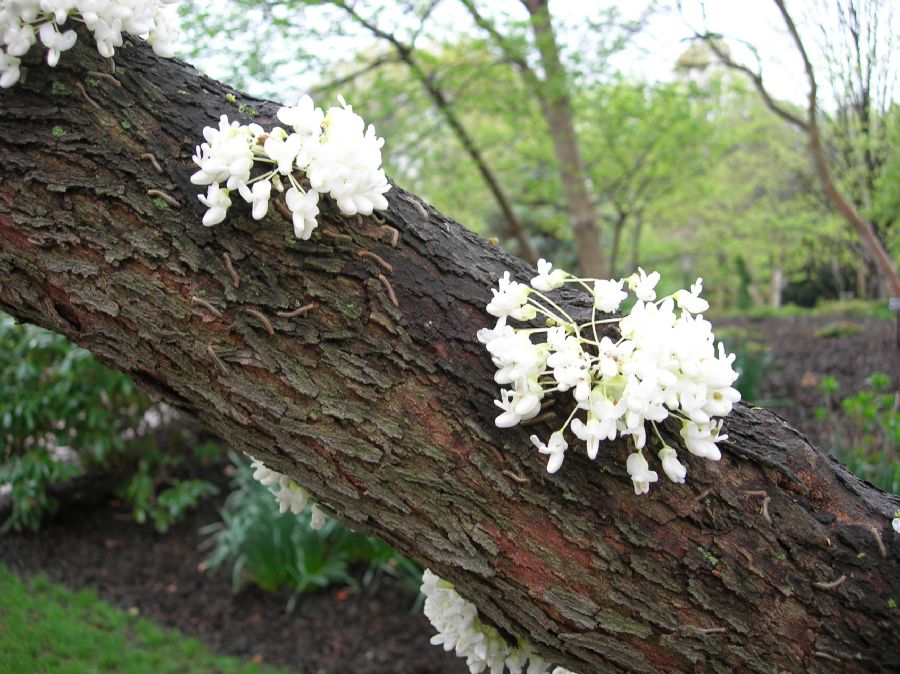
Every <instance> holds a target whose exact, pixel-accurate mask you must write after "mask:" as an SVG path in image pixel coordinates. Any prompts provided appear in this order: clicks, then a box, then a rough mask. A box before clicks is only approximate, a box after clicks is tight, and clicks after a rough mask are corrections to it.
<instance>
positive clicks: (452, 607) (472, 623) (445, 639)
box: [421, 569, 572, 674]
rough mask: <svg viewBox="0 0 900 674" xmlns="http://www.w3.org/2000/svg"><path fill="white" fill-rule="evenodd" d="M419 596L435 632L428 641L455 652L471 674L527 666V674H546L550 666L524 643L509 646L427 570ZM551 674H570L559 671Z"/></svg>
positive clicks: (516, 671)
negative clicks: (422, 599) (422, 597)
mask: <svg viewBox="0 0 900 674" xmlns="http://www.w3.org/2000/svg"><path fill="white" fill-rule="evenodd" d="M421 590H422V594H423V595H425V604H424V607H423V609H424V612H425V617H427V618H428V620H429V621H430V622H431V624H432V626H433V627H434V628H435V630H437V634H436V635H434V636H433V637H432V638H431V643H432V644H434V645H435V646H443V648H444V650H445V651H456V654H457V655H458V656H460V657H462V658H465V659H466V665H467V666H468V668H469V671H470V672H471V673H472V674H482V673H483V672H486V671H490V673H491V674H503V672H504V671H505V670H504V667H508V668H509V671H510V674H522V672H523V670H524V668H525V666H526V663H527V664H528V669H527V674H547V673H548V671H549V669H550V666H549V665H547V664H546V663H545V662H544V659H543V658H541V657H540V656H539V655H537V654H536V653H534V650H533V649H532V647H531V644H529V643H528V642H527V641H525V640H523V639H518V640H517V644H516V646H510V645H509V644H508V643H507V642H506V641H505V640H504V639H503V637H502V636H500V633H499V632H498V631H497V629H496V628H494V627H491V626H490V625H485V624H484V623H482V622H481V620H479V619H478V609H477V608H475V605H474V604H473V603H472V602H470V601H467V600H466V599H464V598H463V597H462V596H460V595H459V593H458V592H457V591H456V590H455V589H454V588H453V585H451V584H450V583H448V582H447V581H445V580H442V579H441V578H438V577H437V576H436V575H435V574H433V573H432V572H431V571H430V570H429V569H425V572H424V573H423V574H422V587H421ZM553 674H572V672H569V671H567V670H565V669H562V668H561V667H557V668H555V669H554V670H553Z"/></svg>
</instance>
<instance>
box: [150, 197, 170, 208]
mask: <svg viewBox="0 0 900 674" xmlns="http://www.w3.org/2000/svg"><path fill="white" fill-rule="evenodd" d="M153 205H154V206H156V207H157V208H158V209H159V210H161V211H164V210H166V209H167V208H169V204H167V203H166V201H165V199H163V198H162V197H156V199H154V200H153Z"/></svg>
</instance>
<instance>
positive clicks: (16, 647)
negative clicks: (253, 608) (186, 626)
mask: <svg viewBox="0 0 900 674" xmlns="http://www.w3.org/2000/svg"><path fill="white" fill-rule="evenodd" d="M0 616H2V619H0V654H2V655H0V671H2V672H4V673H7V672H9V673H10V674H12V673H13V672H15V674H47V673H49V672H53V674H181V673H183V672H191V673H192V674H265V673H266V672H269V673H270V674H276V672H281V671H282V670H275V669H272V668H269V667H262V666H260V665H256V664H252V663H244V662H241V661H240V660H239V659H237V658H231V657H223V656H216V655H213V654H211V653H210V652H209V649H208V648H207V647H206V646H205V645H203V644H202V643H200V642H199V641H197V640H196V639H188V638H186V637H184V636H182V635H180V634H178V633H177V632H175V631H174V630H168V629H162V628H160V627H158V626H157V625H155V624H153V623H152V622H150V621H149V620H146V619H144V618H138V617H135V616H131V615H129V614H128V613H126V612H125V611H121V610H119V609H116V608H113V607H112V606H110V605H109V604H106V603H104V602H102V601H100V600H99V599H98V598H97V593H96V592H95V591H94V590H88V591H84V592H77V593H75V592H71V591H69V590H67V589H65V588H64V587H62V586H61V585H57V584H56V583H53V582H51V581H49V580H48V579H47V578H46V577H44V576H41V575H38V576H33V577H31V578H30V579H28V580H27V581H22V580H19V579H18V578H17V577H16V576H14V575H13V574H12V573H10V572H9V570H8V569H7V568H6V567H5V566H2V565H0Z"/></svg>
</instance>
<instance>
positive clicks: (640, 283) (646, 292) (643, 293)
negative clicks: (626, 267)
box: [626, 267, 659, 302]
mask: <svg viewBox="0 0 900 674" xmlns="http://www.w3.org/2000/svg"><path fill="white" fill-rule="evenodd" d="M626 281H627V283H628V288H629V289H630V290H631V291H632V292H633V293H634V294H635V295H636V296H637V298H638V299H639V300H641V301H642V302H652V301H653V300H655V299H656V290H654V288H656V284H657V283H659V272H658V271H655V272H653V273H652V274H650V275H649V276H648V275H647V272H645V271H644V270H643V269H641V268H640V267H638V270H637V273H635V274H632V275H631V276H629V277H628V278H627V279H626Z"/></svg>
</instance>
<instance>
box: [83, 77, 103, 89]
mask: <svg viewBox="0 0 900 674" xmlns="http://www.w3.org/2000/svg"><path fill="white" fill-rule="evenodd" d="M84 83H85V84H87V85H88V86H89V87H99V86H100V80H98V79H97V78H96V77H88V78H87V79H85V80H84Z"/></svg>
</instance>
